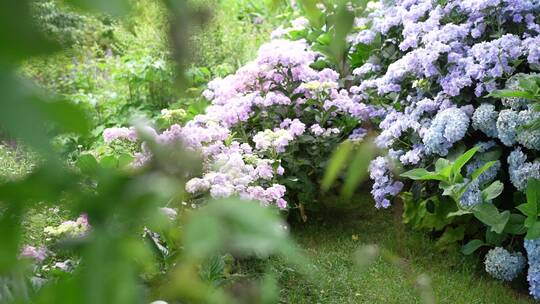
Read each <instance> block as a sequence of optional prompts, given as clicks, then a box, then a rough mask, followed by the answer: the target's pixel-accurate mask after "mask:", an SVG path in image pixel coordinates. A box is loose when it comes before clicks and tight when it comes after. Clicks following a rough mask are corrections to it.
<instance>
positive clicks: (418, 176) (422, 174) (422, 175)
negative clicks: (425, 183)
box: [400, 168, 446, 181]
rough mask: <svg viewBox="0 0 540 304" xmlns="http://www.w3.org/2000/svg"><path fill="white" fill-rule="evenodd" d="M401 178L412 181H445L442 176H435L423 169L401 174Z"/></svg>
mask: <svg viewBox="0 0 540 304" xmlns="http://www.w3.org/2000/svg"><path fill="white" fill-rule="evenodd" d="M400 176H401V177H406V178H410V179H412V180H438V181H445V180H446V179H445V178H444V176H441V175H439V174H436V173H435V172H430V171H428V170H426V169H424V168H417V169H412V170H410V171H407V172H404V173H401V175H400Z"/></svg>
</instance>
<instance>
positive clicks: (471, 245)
mask: <svg viewBox="0 0 540 304" xmlns="http://www.w3.org/2000/svg"><path fill="white" fill-rule="evenodd" d="M485 245H487V244H486V243H484V242H483V241H481V240H472V241H470V242H468V243H467V244H465V245H463V247H461V253H463V254H464V255H471V254H473V253H474V252H475V251H476V250H478V248H480V247H482V246H485Z"/></svg>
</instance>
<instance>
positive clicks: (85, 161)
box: [76, 154, 99, 174]
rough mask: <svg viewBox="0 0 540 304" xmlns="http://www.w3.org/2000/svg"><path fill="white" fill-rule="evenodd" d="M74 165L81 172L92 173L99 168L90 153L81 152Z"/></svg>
mask: <svg viewBox="0 0 540 304" xmlns="http://www.w3.org/2000/svg"><path fill="white" fill-rule="evenodd" d="M76 165H77V167H78V168H79V169H80V170H81V172H82V173H83V174H92V173H94V172H96V170H97V169H98V168H99V164H98V162H97V160H96V158H95V157H94V156H93V155H92V154H83V155H81V156H79V159H77V162H76Z"/></svg>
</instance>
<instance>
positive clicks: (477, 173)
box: [471, 161, 496, 180]
mask: <svg viewBox="0 0 540 304" xmlns="http://www.w3.org/2000/svg"><path fill="white" fill-rule="evenodd" d="M495 163H496V161H490V162H487V163H485V164H484V165H483V166H482V167H480V168H478V169H476V170H474V172H473V173H472V174H471V180H476V179H477V178H478V177H479V176H480V175H482V173H484V172H486V171H487V170H488V169H489V168H491V166H493V165H494V164H495Z"/></svg>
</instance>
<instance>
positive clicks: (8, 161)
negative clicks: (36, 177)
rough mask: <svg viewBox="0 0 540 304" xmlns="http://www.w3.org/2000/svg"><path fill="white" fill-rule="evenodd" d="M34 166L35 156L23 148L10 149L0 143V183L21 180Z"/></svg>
mask: <svg viewBox="0 0 540 304" xmlns="http://www.w3.org/2000/svg"><path fill="white" fill-rule="evenodd" d="M34 165H35V156H33V155H31V154H30V153H29V152H28V151H25V150H24V149H23V148H20V147H17V148H14V147H11V146H9V145H6V144H3V143H2V142H1V141H0V181H6V180H11V179H16V178H21V177H23V176H24V175H26V174H28V173H29V172H30V171H31V170H32V168H33V167H34Z"/></svg>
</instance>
